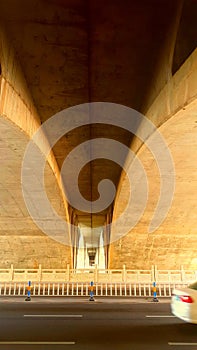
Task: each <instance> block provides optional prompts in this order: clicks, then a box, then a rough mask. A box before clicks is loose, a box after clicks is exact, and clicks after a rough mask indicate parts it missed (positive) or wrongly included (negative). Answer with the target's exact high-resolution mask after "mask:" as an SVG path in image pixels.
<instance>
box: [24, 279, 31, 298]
mask: <svg viewBox="0 0 197 350" xmlns="http://www.w3.org/2000/svg"><path fill="white" fill-rule="evenodd" d="M25 301H31V281H29V282H28V286H27V297H26V299H25Z"/></svg>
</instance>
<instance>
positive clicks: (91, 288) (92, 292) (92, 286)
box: [89, 281, 95, 301]
mask: <svg viewBox="0 0 197 350" xmlns="http://www.w3.org/2000/svg"><path fill="white" fill-rule="evenodd" d="M89 301H95V299H94V282H92V281H91V282H90V298H89Z"/></svg>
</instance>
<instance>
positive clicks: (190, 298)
mask: <svg viewBox="0 0 197 350" xmlns="http://www.w3.org/2000/svg"><path fill="white" fill-rule="evenodd" d="M171 311H172V314H173V315H175V316H176V317H178V318H180V319H181V320H183V321H186V322H190V323H196V324H197V282H195V283H192V284H190V285H189V286H188V287H187V288H176V289H174V290H173V294H172V299H171Z"/></svg>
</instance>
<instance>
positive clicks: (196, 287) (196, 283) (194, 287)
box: [189, 282, 197, 290]
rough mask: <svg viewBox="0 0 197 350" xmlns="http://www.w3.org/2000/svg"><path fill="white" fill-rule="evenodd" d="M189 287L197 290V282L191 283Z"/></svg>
mask: <svg viewBox="0 0 197 350" xmlns="http://www.w3.org/2000/svg"><path fill="white" fill-rule="evenodd" d="M189 288H191V289H195V290H197V282H194V283H192V284H190V285H189Z"/></svg>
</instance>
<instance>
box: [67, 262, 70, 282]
mask: <svg viewBox="0 0 197 350" xmlns="http://www.w3.org/2000/svg"><path fill="white" fill-rule="evenodd" d="M67 281H68V282H70V265H69V264H67Z"/></svg>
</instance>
